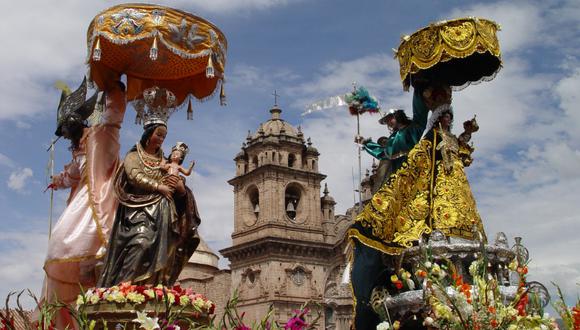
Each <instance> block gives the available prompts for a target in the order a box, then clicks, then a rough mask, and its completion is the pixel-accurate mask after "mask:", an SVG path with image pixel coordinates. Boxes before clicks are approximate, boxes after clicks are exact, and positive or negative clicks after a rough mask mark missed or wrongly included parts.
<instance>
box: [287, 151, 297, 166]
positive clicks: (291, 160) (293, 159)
mask: <svg viewBox="0 0 580 330" xmlns="http://www.w3.org/2000/svg"><path fill="white" fill-rule="evenodd" d="M295 162H296V156H294V154H289V155H288V167H294V163H295Z"/></svg>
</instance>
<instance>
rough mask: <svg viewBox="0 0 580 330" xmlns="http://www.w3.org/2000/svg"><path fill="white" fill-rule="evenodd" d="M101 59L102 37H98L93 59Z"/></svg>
mask: <svg viewBox="0 0 580 330" xmlns="http://www.w3.org/2000/svg"><path fill="white" fill-rule="evenodd" d="M100 60H101V39H100V38H99V37H97V42H96V43H95V48H93V61H100Z"/></svg>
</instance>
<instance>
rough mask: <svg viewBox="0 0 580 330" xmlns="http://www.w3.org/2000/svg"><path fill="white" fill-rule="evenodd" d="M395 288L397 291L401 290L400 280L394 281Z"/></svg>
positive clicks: (401, 283)
mask: <svg viewBox="0 0 580 330" xmlns="http://www.w3.org/2000/svg"><path fill="white" fill-rule="evenodd" d="M395 287H397V290H401V289H402V288H403V282H401V281H400V280H399V281H396V282H395Z"/></svg>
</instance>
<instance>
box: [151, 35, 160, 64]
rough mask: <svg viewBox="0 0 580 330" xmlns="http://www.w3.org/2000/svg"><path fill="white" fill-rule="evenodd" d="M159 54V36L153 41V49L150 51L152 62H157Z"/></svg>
mask: <svg viewBox="0 0 580 330" xmlns="http://www.w3.org/2000/svg"><path fill="white" fill-rule="evenodd" d="M158 53H159V51H158V49H157V36H155V38H154V39H153V46H151V49H150V50H149V58H150V59H151V60H152V61H155V60H157V55H158Z"/></svg>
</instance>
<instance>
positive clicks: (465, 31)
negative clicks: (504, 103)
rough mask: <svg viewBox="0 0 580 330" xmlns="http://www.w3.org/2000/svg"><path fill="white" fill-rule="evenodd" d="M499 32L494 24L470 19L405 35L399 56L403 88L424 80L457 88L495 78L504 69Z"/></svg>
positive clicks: (398, 51) (435, 24)
mask: <svg viewBox="0 0 580 330" xmlns="http://www.w3.org/2000/svg"><path fill="white" fill-rule="evenodd" d="M499 29H500V27H499V25H498V24H497V23H495V22H493V21H490V20H487V19H482V18H477V17H468V18H459V19H454V20H450V21H440V22H437V23H434V24H431V25H429V26H427V27H425V28H422V29H420V30H418V31H417V32H415V33H413V34H412V35H410V36H404V37H403V38H402V41H401V44H400V45H399V48H398V49H397V51H396V54H395V57H396V58H397V59H398V60H399V65H400V73H401V81H402V83H403V88H404V89H405V90H408V89H409V86H410V85H411V84H413V83H414V81H415V80H421V79H428V80H431V79H435V80H439V81H441V82H444V83H446V84H448V85H451V86H455V87H458V86H465V85H469V84H471V83H475V82H479V81H481V80H491V79H493V78H494V77H495V74H496V73H497V72H498V71H499V69H500V67H501V52H500V48H499V41H498V39H497V35H496V33H497V31H498V30H499Z"/></svg>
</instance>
